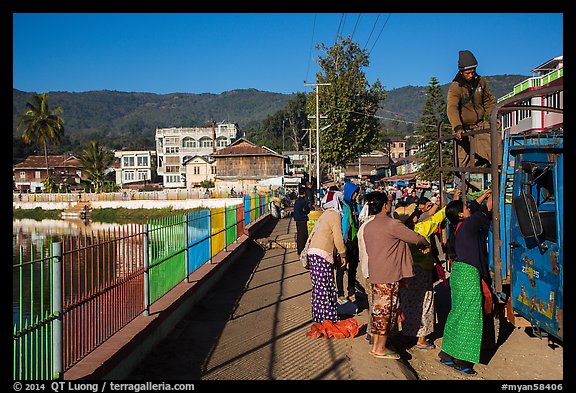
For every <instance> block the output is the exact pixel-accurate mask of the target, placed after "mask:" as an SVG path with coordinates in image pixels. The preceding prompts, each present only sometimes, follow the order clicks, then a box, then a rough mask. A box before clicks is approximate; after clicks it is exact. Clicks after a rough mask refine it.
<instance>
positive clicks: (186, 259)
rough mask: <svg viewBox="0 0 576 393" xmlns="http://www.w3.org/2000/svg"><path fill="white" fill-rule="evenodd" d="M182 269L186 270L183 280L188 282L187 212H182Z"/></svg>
mask: <svg viewBox="0 0 576 393" xmlns="http://www.w3.org/2000/svg"><path fill="white" fill-rule="evenodd" d="M184 243H185V249H184V269H185V270H184V271H185V272H186V278H185V279H184V282H190V279H189V277H188V276H189V275H190V265H189V264H188V247H189V245H188V213H184Z"/></svg>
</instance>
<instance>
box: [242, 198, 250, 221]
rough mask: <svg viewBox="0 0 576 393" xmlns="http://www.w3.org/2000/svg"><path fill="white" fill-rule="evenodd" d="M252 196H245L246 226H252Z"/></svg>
mask: <svg viewBox="0 0 576 393" xmlns="http://www.w3.org/2000/svg"><path fill="white" fill-rule="evenodd" d="M250 199H251V198H250V195H245V196H244V226H246V225H248V224H250V212H251V208H250Z"/></svg>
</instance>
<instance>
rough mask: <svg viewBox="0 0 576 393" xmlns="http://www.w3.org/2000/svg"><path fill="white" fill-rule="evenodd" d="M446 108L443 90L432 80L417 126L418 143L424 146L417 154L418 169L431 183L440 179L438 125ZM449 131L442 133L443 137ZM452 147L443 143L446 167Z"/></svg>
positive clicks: (433, 78) (435, 80)
mask: <svg viewBox="0 0 576 393" xmlns="http://www.w3.org/2000/svg"><path fill="white" fill-rule="evenodd" d="M445 108H446V102H445V100H444V94H443V93H442V88H441V86H440V85H439V84H438V80H437V79H436V77H432V78H431V79H430V83H429V84H428V86H427V87H426V101H425V103H424V107H423V108H422V115H421V117H420V124H419V125H417V126H416V130H415V134H416V143H418V144H419V145H421V146H423V148H422V149H421V150H419V151H418V152H417V153H416V157H418V158H419V159H420V162H421V164H422V165H421V166H420V167H419V168H418V176H419V177H420V178H421V179H424V180H429V181H438V180H439V179H440V171H439V169H438V168H439V167H440V165H439V157H438V143H437V141H438V123H439V122H440V120H441V119H442V115H443V111H444V110H445ZM446 133H447V131H446V129H444V130H443V131H442V136H444V135H446ZM451 151H452V148H451V145H449V144H446V143H442V159H443V165H444V166H446V158H447V157H451V156H452V155H451Z"/></svg>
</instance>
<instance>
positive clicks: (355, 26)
mask: <svg viewBox="0 0 576 393" xmlns="http://www.w3.org/2000/svg"><path fill="white" fill-rule="evenodd" d="M360 15H362V14H358V18H357V19H356V24H355V25H354V30H353V31H352V37H351V38H354V34H356V28H357V27H358V22H360Z"/></svg>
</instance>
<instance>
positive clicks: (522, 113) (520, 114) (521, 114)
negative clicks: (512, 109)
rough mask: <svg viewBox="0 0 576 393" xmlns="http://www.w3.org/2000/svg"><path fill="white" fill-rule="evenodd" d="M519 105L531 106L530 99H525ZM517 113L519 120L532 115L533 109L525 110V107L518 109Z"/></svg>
mask: <svg viewBox="0 0 576 393" xmlns="http://www.w3.org/2000/svg"><path fill="white" fill-rule="evenodd" d="M519 105H522V106H530V102H529V101H523V102H521V103H520V104H519ZM516 115H517V118H518V121H520V120H524V119H526V118H528V117H530V116H531V115H532V111H529V110H524V109H523V110H518V111H516Z"/></svg>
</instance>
